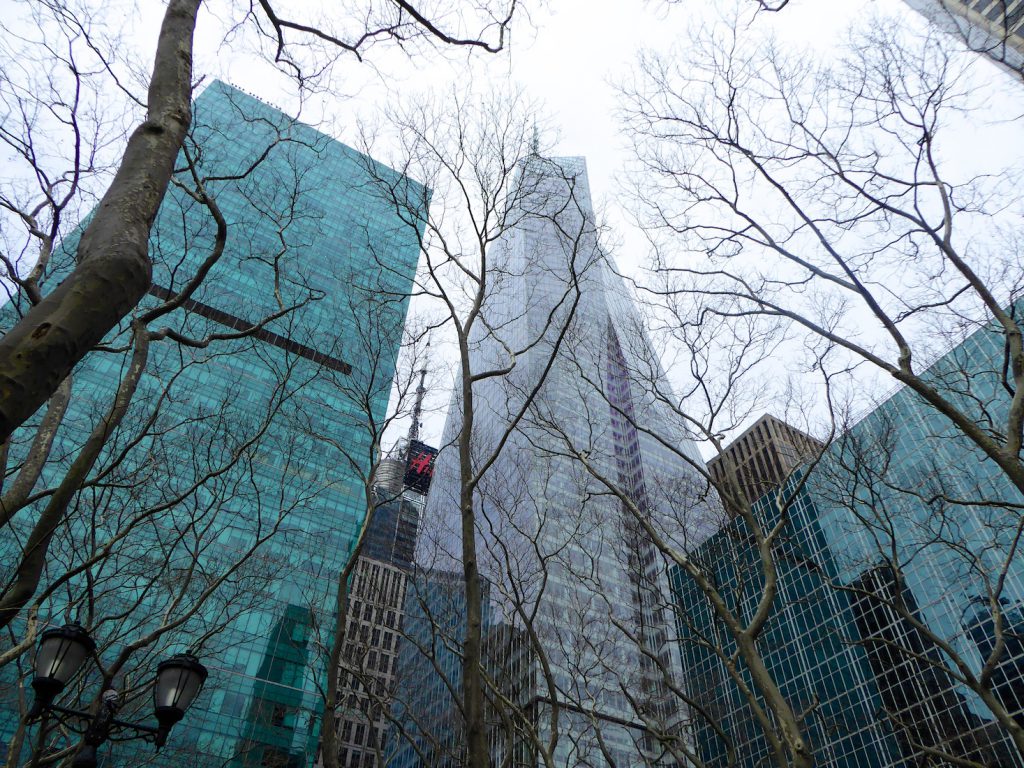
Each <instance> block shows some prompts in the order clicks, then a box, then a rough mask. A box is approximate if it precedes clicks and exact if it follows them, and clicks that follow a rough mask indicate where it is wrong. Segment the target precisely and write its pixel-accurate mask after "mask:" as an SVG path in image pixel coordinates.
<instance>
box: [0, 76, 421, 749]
mask: <svg viewBox="0 0 1024 768" xmlns="http://www.w3.org/2000/svg"><path fill="white" fill-rule="evenodd" d="M193 112H194V122H193V129H192V138H193V139H194V142H195V144H194V145H190V146H192V157H193V158H195V159H196V161H197V163H198V173H199V175H200V176H204V177H209V180H208V181H207V189H208V190H209V193H210V194H211V195H212V196H213V197H214V198H215V200H216V201H217V204H218V206H219V209H220V211H221V212H222V214H223V217H224V219H225V221H226V225H227V226H226V241H225V242H224V250H223V254H222V255H221V257H220V259H219V260H218V261H217V262H216V263H215V264H213V266H212V268H211V270H210V273H209V275H208V277H207V279H206V280H205V281H204V282H203V283H202V284H201V285H200V286H199V288H198V289H197V290H196V291H195V292H194V293H193V294H192V295H191V297H189V299H188V300H186V301H184V302H183V303H182V304H181V306H180V308H178V309H177V310H175V311H174V313H172V314H170V315H168V316H166V317H164V318H162V319H161V321H160V327H161V328H163V327H166V328H169V329H171V330H172V331H174V332H175V333H178V334H182V335H184V336H191V337H193V338H196V339H200V340H202V339H206V338H208V337H209V336H210V335H211V334H217V335H219V336H220V338H219V339H216V340H214V341H211V342H210V343H209V345H208V346H198V347H197V346H187V345H183V344H178V343H177V342H175V341H171V340H170V339H164V340H154V341H153V342H152V344H151V349H150V353H149V354H150V356H149V364H148V366H147V368H146V373H145V375H144V376H143V379H142V382H141V384H140V389H139V392H138V394H137V396H136V399H135V401H134V404H133V406H132V411H131V413H130V414H129V416H128V417H127V418H126V419H125V421H124V422H123V424H122V427H121V429H119V430H118V432H117V433H115V434H114V435H113V436H112V437H111V440H110V447H109V450H108V454H105V458H104V459H102V460H101V464H100V466H113V467H114V468H113V469H112V470H110V473H108V474H107V475H105V476H104V479H103V481H102V483H101V487H102V488H103V490H102V492H101V491H98V490H97V489H96V487H95V486H90V490H87V491H83V494H82V496H81V498H80V500H79V501H78V502H76V510H78V511H77V512H76V513H75V515H76V517H74V518H73V519H82V520H83V523H82V525H81V527H78V528H75V527H74V526H70V527H68V528H67V529H66V530H65V529H64V528H62V529H61V530H60V531H58V533H57V538H55V540H54V541H53V543H52V544H51V558H50V560H49V562H48V566H47V567H48V569H49V570H48V571H47V572H46V573H44V576H43V583H44V585H46V584H49V583H52V582H53V580H54V579H55V578H58V577H59V576H60V574H62V573H64V572H66V571H68V570H70V569H73V568H76V567H79V566H81V567H82V568H81V570H80V574H81V575H80V576H78V577H75V578H72V579H71V580H69V581H67V582H66V583H63V584H62V586H61V588H60V589H58V590H56V591H55V592H54V593H53V594H52V595H50V596H49V597H48V598H47V600H46V601H45V602H44V603H43V604H42V606H41V608H40V613H39V618H40V620H41V621H43V622H44V624H46V623H58V624H62V623H64V622H65V621H67V620H72V619H77V620H79V621H81V622H82V623H83V624H85V625H86V627H87V629H89V630H90V631H91V632H92V633H93V636H94V637H95V639H96V640H97V641H98V642H99V643H100V645H101V648H103V649H104V653H105V654H108V660H109V655H110V654H116V653H118V652H119V650H120V649H121V648H123V647H124V644H125V643H128V642H132V641H135V640H136V639H138V638H139V637H141V636H143V634H144V633H145V632H146V631H148V630H149V629H152V628H153V626H154V624H155V623H158V622H160V621H161V620H164V619H174V618H176V617H177V616H179V615H182V616H183V618H182V620H181V622H180V623H179V624H177V625H176V626H175V628H174V631H173V632H169V633H167V634H166V635H165V636H162V637H161V639H160V642H159V643H157V648H156V649H155V650H153V651H152V653H153V654H154V655H156V654H160V655H166V654H170V653H174V652H177V651H182V650H185V649H186V648H190V647H191V648H192V649H193V650H194V651H195V653H196V654H197V655H199V656H200V657H201V658H202V661H203V662H204V663H205V664H206V666H207V667H208V669H209V672H210V674H209V679H208V680H207V684H206V688H205V689H204V691H203V693H202V695H201V696H200V698H199V700H198V701H197V703H196V704H195V706H194V707H193V709H192V710H191V711H190V712H189V714H188V716H187V718H186V719H185V720H184V721H183V722H182V723H181V724H180V725H179V726H177V727H176V728H175V732H174V734H173V735H172V738H171V740H170V742H169V743H168V746H167V747H166V748H165V750H164V752H163V753H161V758H160V762H161V763H162V764H175V765H193V766H199V765H206V764H210V765H217V766H232V767H233V768H247V767H248V766H287V767H288V768H305V767H306V766H310V765H312V764H313V761H314V757H315V752H316V746H317V742H318V735H319V712H320V711H321V710H322V699H321V695H320V691H321V688H322V683H323V681H324V679H326V674H327V671H326V670H325V669H324V668H323V658H324V657H323V654H322V653H321V649H322V648H323V647H324V646H323V642H324V641H325V640H326V636H328V635H329V634H330V632H331V626H332V621H333V606H334V599H335V598H334V595H335V593H336V587H337V577H338V574H339V572H340V571H341V569H342V567H343V566H344V564H345V562H346V560H347V559H348V557H349V553H350V551H351V549H352V546H353V543H354V539H355V536H356V534H357V531H358V529H359V528H360V526H361V524H362V520H363V517H364V515H365V509H366V504H365V499H364V493H363V481H362V479H361V477H360V473H361V472H366V471H368V469H369V461H370V456H371V454H372V441H371V435H370V433H369V429H368V425H369V424H370V423H375V424H380V423H381V422H382V420H383V417H384V414H385V409H386V407H387V403H388V398H389V395H390V389H391V380H392V376H393V372H394V368H395V364H396V358H397V354H398V347H399V343H400V339H401V332H402V327H403V324H404V319H405V312H406V306H407V298H405V297H407V295H408V292H409V288H410V286H411V280H412V275H413V273H414V271H415V268H416V262H417V259H418V254H419V247H418V243H417V237H416V236H415V234H416V233H415V232H413V231H411V230H410V229H409V227H408V226H407V225H406V224H404V223H403V222H402V221H400V220H399V219H398V218H397V217H396V216H395V215H394V213H393V209H392V208H391V207H390V206H388V205H387V204H386V202H385V201H384V200H382V199H380V198H378V197H377V196H376V195H375V192H374V190H375V183H374V177H380V178H383V179H384V180H385V181H387V182H388V183H389V184H391V185H392V186H393V187H398V188H401V189H405V190H407V191H409V193H410V194H411V195H412V196H414V197H419V198H420V199H425V198H423V197H422V196H423V195H424V193H425V190H423V188H422V187H421V186H420V185H418V184H416V183H415V182H413V181H411V180H409V179H407V178H405V177H403V176H402V175H401V174H399V173H397V172H394V171H392V170H390V169H388V168H385V167H383V166H381V165H379V164H376V163H375V162H374V161H372V160H371V159H370V158H368V157H365V156H364V155H361V154H360V153H358V152H355V151H354V150H352V149H350V148H348V147H346V146H344V145H342V144H340V143H339V142H337V141H335V140H333V139H331V138H329V137H327V136H325V135H324V134H322V133H320V132H318V131H316V130H314V129H313V128H311V127H309V126H307V125H303V124H301V123H299V122H297V121H295V120H293V119H291V118H289V117H288V116H287V115H285V114H284V113H282V112H281V111H279V110H278V109H275V108H274V107H271V106H269V105H268V104H266V103H264V102H262V101H260V100H258V99H256V98H254V97H252V96H250V95H247V94H245V93H243V92H241V91H239V90H237V89H235V88H233V87H231V86H229V85H226V84H224V83H221V82H214V83H212V84H210V85H209V86H208V87H207V88H206V90H205V91H203V93H202V94H201V95H199V96H198V97H197V98H196V100H195V104H194V110H193ZM179 166H180V167H184V158H182V162H181V163H179ZM182 179H183V182H184V185H185V186H186V187H187V186H188V184H189V183H190V177H189V175H188V173H187V172H185V173H184V174H183V176H182ZM216 235H217V228H216V225H215V222H214V219H213V218H212V217H211V216H210V214H209V212H208V211H207V209H206V207H205V206H204V205H202V203H201V201H200V200H197V199H196V198H195V197H192V196H190V195H188V194H186V193H185V192H184V191H182V190H181V189H179V188H177V187H174V186H172V187H171V189H170V190H169V192H168V195H167V198H166V199H165V201H164V204H163V206H162V208H161V209H160V213H159V216H158V218H157V221H156V223H155V225H154V228H153V233H152V238H151V241H150V252H151V255H152V257H153V261H154V275H153V288H152V290H151V292H150V293H151V294H152V296H151V297H150V298H149V299H147V304H146V306H153V305H155V304H156V303H157V300H158V299H166V298H167V297H170V296H173V295H175V294H176V293H177V292H179V291H181V290H182V288H183V286H185V285H186V284H187V282H188V281H189V280H190V278H191V277H192V276H193V275H194V274H195V273H196V270H197V269H198V268H199V267H200V265H201V264H203V262H204V260H206V259H207V258H208V257H209V255H210V254H211V253H216V250H215V248H216V245H217V242H218V241H217V237H216ZM76 237H77V235H76V236H73V237H71V238H69V242H68V243H67V245H68V246H69V247H68V249H67V251H68V252H69V253H70V252H73V246H74V241H75V239H76ZM283 308H292V311H289V312H283V313H282V312H281V310H282V309H283ZM268 317H271V318H272V319H271V320H269V321H266V318H268ZM254 325H258V327H257V329H256V331H255V332H254V333H252V334H250V335H248V336H245V337H243V338H232V334H236V333H237V332H238V331H240V330H245V329H250V328H251V327H252V326H254ZM154 330H159V329H154ZM121 343H123V342H121ZM125 363H126V358H125V356H124V353H123V349H122V350H120V351H118V350H117V349H116V345H114V346H113V347H112V348H111V349H108V350H107V351H97V352H94V353H93V354H91V355H90V356H89V357H88V358H87V359H86V361H85V362H84V363H83V364H82V365H81V366H79V368H78V369H77V370H76V373H75V383H74V393H75V396H74V399H73V401H72V406H71V410H70V411H69V414H68V416H67V417H66V418H65V421H64V426H63V428H62V432H61V434H60V436H59V437H58V443H57V446H58V449H57V450H55V451H54V453H53V466H52V468H48V470H47V474H46V475H44V477H45V478H49V479H52V478H54V477H59V476H60V474H59V473H61V472H63V471H66V468H67V463H68V462H69V461H70V460H71V459H72V458H73V457H74V455H75V446H77V445H80V444H81V442H82V440H83V439H84V436H85V435H87V434H88V430H89V429H90V428H91V425H92V423H93V422H94V421H95V420H96V419H97V418H98V416H99V415H100V414H102V413H104V411H105V409H106V408H107V407H109V403H110V398H111V396H112V392H113V390H114V388H115V387H116V386H117V382H118V381H119V379H120V377H121V375H122V372H123V369H124V366H125ZM158 400H160V401H161V403H162V405H161V407H160V410H158V411H157V410H154V408H155V406H154V404H155V403H156V402H157V401H158ZM368 411H369V412H368ZM151 414H152V419H150V415H151ZM320 437H323V438H324V439H320ZM16 450H17V449H16ZM343 451H344V452H346V454H347V455H343ZM114 459H116V460H117V463H116V464H113V465H110V464H109V463H107V464H104V463H103V462H108V460H110V461H113V460H114ZM349 459H351V461H350V460H349ZM176 498H177V499H178V500H177V501H175V499H176ZM163 502H168V503H167V504H163ZM83 509H85V510H93V512H92V513H91V515H83V513H82V511H81V510H83ZM146 510H152V512H151V513H150V516H149V517H148V518H144V519H145V520H146V523H145V524H144V525H140V524H138V522H135V523H133V525H134V527H133V528H131V529H130V530H131V531H132V538H129V539H127V540H126V542H125V543H124V544H123V545H122V544H118V545H117V548H115V549H114V550H113V551H112V554H111V555H110V556H109V557H108V558H107V559H102V560H99V561H98V562H97V563H96V564H95V565H93V566H92V567H91V568H85V567H84V566H83V560H84V559H85V558H88V557H89V556H90V552H91V550H90V549H89V542H94V541H98V542H100V543H102V542H104V541H105V540H106V539H107V538H108V537H110V536H112V535H115V534H116V533H117V532H118V531H120V530H129V529H127V528H122V526H126V525H128V524H129V523H131V522H132V520H133V519H134V518H133V516H136V517H137V516H138V515H139V514H140V511H146ZM23 517H24V518H25V521H28V522H31V519H30V518H31V517H32V516H31V515H28V514H26V515H25V516H23ZM25 521H22V520H19V521H18V523H19V525H24V524H25ZM84 532H88V534H89V535H88V536H83V533H84ZM7 534H8V536H7V537H6V538H5V539H4V540H3V541H2V542H0V546H2V548H3V550H4V551H5V552H6V553H7V554H8V555H16V553H17V551H18V537H19V536H23V535H24V531H23V530H21V529H19V528H18V527H17V526H15V528H14V533H13V535H11V534H10V531H9V530H8V531H7ZM271 534H272V535H271ZM115 543H116V540H115ZM257 544H258V546H257ZM254 547H256V548H255V551H254V553H253V554H252V555H251V556H250V557H248V558H247V559H246V560H245V561H244V562H243V563H242V565H241V566H240V567H239V568H238V569H237V570H235V571H234V572H233V575H231V576H230V578H228V579H227V580H226V581H224V582H223V583H221V584H219V586H216V590H215V591H214V593H213V594H212V595H211V596H210V597H209V599H207V600H206V602H205V603H204V604H203V606H202V608H201V609H200V610H198V611H197V612H194V613H187V609H188V608H189V607H190V606H192V605H194V604H195V600H196V599H197V598H198V597H199V596H201V589H200V588H199V587H197V584H199V585H201V586H203V587H205V586H206V585H207V584H210V585H216V582H214V581H213V580H214V579H215V577H217V575H218V574H220V573H222V572H223V569H225V568H228V567H230V566H231V564H232V563H233V562H235V561H239V558H243V557H244V556H245V555H246V553H247V552H249V551H250V550H251V549H252V548H254ZM12 550H13V553H12ZM4 559H5V562H8V563H10V562H14V560H13V558H12V557H5V558H4ZM207 579H209V581H207ZM181 585H185V586H181ZM179 587H180V588H181V589H183V590H184V589H186V588H187V591H184V592H183V593H181V594H178V593H177V592H175V590H176V589H178V588H179ZM172 598H173V599H172ZM116 601H122V603H123V604H120V605H115V604H114V603H115V602H116ZM107 645H109V646H110V647H109V648H107V647H106V646H107ZM143 650H144V651H145V650H146V649H143ZM158 658H159V656H157V659H158ZM155 661H156V659H150V660H149V661H148V662H147V664H149V665H152V664H155ZM13 669H14V667H13V665H12V666H8V667H7V668H6V670H5V674H9V673H10V672H12V671H13ZM148 669H152V666H148V667H147V666H145V665H144V666H141V667H140V671H139V673H138V674H139V676H140V677H139V679H145V678H143V677H142V676H143V675H146V674H147V670H148ZM17 682H18V681H12V680H9V679H8V680H5V683H8V684H11V685H13V684H15V683H17ZM134 682H137V680H134ZM118 684H120V682H119V681H118ZM91 692H92V691H91V689H87V690H86V691H85V694H91ZM0 700H2V703H0V707H4V708H5V709H6V708H7V707H9V706H13V705H15V704H16V701H17V697H16V696H15V695H14V693H13V691H11V690H10V689H8V690H7V691H6V692H5V693H4V694H3V695H2V696H0ZM89 701H91V700H86V702H85V703H88V702H89ZM129 703H130V704H131V707H132V708H129V709H126V710H125V713H124V716H131V715H132V714H134V711H133V709H137V710H138V715H139V717H142V718H144V717H146V716H147V712H146V703H145V701H144V697H143V698H140V699H139V701H137V702H136V701H135V700H134V699H133V700H132V701H131V702H129ZM14 716H15V713H13V712H12V711H11V710H9V709H7V710H6V714H5V719H4V721H3V723H2V726H3V732H4V735H5V737H7V735H8V734H10V733H11V732H13V731H14V729H15V728H16V723H15V720H14ZM104 753H105V761H104V764H105V765H111V766H116V765H132V766H137V765H142V764H144V762H145V760H146V759H148V757H149V748H146V749H145V751H141V748H135V747H133V746H132V745H127V744H119V743H112V744H109V745H107V747H105V748H104Z"/></svg>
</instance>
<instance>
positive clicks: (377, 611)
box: [319, 440, 437, 768]
mask: <svg viewBox="0 0 1024 768" xmlns="http://www.w3.org/2000/svg"><path fill="white" fill-rule="evenodd" d="M436 453H437V451H436V450H435V449H434V448H431V447H430V446H427V445H425V444H424V443H422V442H420V441H418V440H410V441H409V443H408V444H406V445H405V446H403V447H402V448H401V449H399V450H398V451H397V453H396V455H395V456H391V457H389V458H386V459H384V460H383V461H381V463H380V465H379V467H378V470H377V484H376V487H375V489H374V492H375V494H376V497H377V499H376V502H377V506H376V508H375V509H374V514H373V518H372V519H371V520H370V522H369V523H368V525H367V527H366V530H365V532H364V534H363V546H362V550H361V553H360V555H359V558H358V560H357V561H356V566H355V569H354V570H353V573H352V581H351V590H350V592H349V607H348V617H347V621H346V626H345V641H344V642H345V645H344V648H343V650H342V658H341V669H339V670H338V675H339V682H338V702H339V706H338V710H337V713H336V718H335V719H336V727H337V731H338V750H339V752H338V759H339V762H340V765H341V768H350V767H351V768H381V767H382V766H383V765H384V759H385V757H384V756H385V754H386V753H385V752H384V749H385V746H386V745H385V743H384V742H385V736H386V735H387V732H388V727H389V722H390V720H389V713H390V710H391V699H392V693H393V691H394V688H395V685H396V676H397V673H398V654H399V648H400V646H401V638H402V633H403V632H404V631H407V628H406V621H405V606H406V601H407V599H408V598H409V595H408V594H407V593H408V588H409V578H410V575H411V571H412V568H413V557H414V552H415V547H416V534H417V529H418V527H419V520H420V516H421V514H422V512H423V504H424V500H425V494H426V492H427V490H429V488H430V472H431V469H432V461H433V457H434V456H435V455H436ZM319 764H322V756H321V760H320V761H319Z"/></svg>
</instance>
